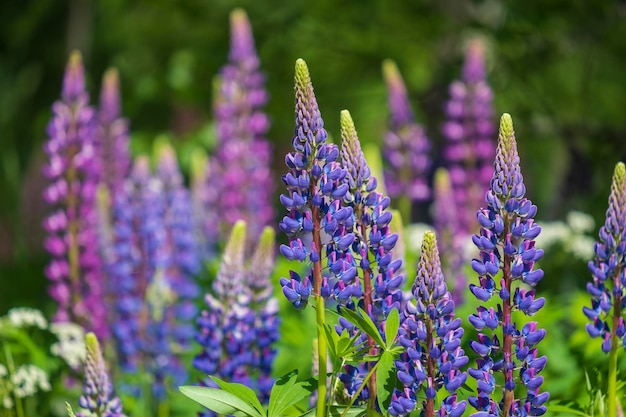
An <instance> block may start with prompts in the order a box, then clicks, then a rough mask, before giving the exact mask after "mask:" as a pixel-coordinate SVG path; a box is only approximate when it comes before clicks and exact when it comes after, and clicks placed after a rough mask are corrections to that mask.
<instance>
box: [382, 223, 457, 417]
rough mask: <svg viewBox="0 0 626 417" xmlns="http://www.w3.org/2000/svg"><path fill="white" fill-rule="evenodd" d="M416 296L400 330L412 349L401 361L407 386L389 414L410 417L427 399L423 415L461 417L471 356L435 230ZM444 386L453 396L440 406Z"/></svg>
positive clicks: (427, 241)
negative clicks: (459, 398)
mask: <svg viewBox="0 0 626 417" xmlns="http://www.w3.org/2000/svg"><path fill="white" fill-rule="evenodd" d="M412 296H413V300H414V302H415V303H413V302H412V301H409V302H408V303H407V304H406V306H405V308H404V311H403V312H402V315H401V326H400V331H399V343H400V345H401V346H403V347H404V348H405V349H406V351H405V352H403V353H402V354H401V355H400V358H399V359H398V360H397V361H396V362H395V363H396V367H397V369H398V371H397V375H398V379H399V381H400V383H401V384H402V386H403V388H402V390H396V391H395V392H394V394H393V396H392V402H391V406H390V408H389V413H390V414H391V415H392V416H394V417H397V416H406V415H409V414H410V413H411V412H412V411H413V410H414V409H415V408H416V406H417V402H418V399H420V398H421V399H422V402H421V404H420V406H421V410H422V411H421V414H420V415H422V416H425V417H434V416H441V417H443V416H450V417H460V416H461V415H463V413H464V412H465V408H466V407H467V403H466V402H465V401H459V402H457V396H456V394H455V392H456V390H457V389H458V388H459V387H460V386H461V385H463V384H464V383H465V380H466V379H467V374H466V373H465V372H462V371H461V368H463V367H464V366H465V365H466V364H467V363H468V358H467V356H465V352H464V351H463V349H462V348H461V338H462V337H463V328H462V327H461V319H460V318H456V319H455V318H454V307H455V306H454V301H453V300H452V296H451V295H450V292H449V291H448V289H447V286H446V283H445V281H444V276H443V273H442V271H441V261H440V259H439V250H438V249H437V241H436V237H435V234H434V233H433V232H426V234H425V236H424V240H423V241H422V253H421V255H420V260H419V264H418V267H417V276H416V278H415V282H414V283H413V286H412ZM443 388H445V390H446V391H447V392H448V393H449V394H450V395H448V396H447V397H445V398H443V399H442V400H441V402H440V404H439V405H438V408H437V409H436V404H435V401H436V397H437V396H438V395H437V393H438V392H439V391H440V390H441V389H443Z"/></svg>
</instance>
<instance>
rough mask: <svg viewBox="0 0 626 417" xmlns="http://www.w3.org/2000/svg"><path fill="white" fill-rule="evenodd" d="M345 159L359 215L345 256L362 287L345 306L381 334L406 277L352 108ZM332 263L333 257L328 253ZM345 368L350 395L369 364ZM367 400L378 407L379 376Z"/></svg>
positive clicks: (346, 116) (345, 121)
mask: <svg viewBox="0 0 626 417" xmlns="http://www.w3.org/2000/svg"><path fill="white" fill-rule="evenodd" d="M340 158H341V161H342V165H343V166H344V167H345V168H346V169H347V171H348V173H347V175H346V178H345V182H346V184H348V186H349V191H348V197H347V198H346V199H345V201H344V204H345V205H346V206H347V207H346V208H351V209H352V212H353V213H354V216H355V220H354V242H353V243H352V245H351V247H350V249H351V252H352V253H353V254H349V255H350V258H348V257H347V256H346V257H345V258H346V259H351V260H353V261H352V262H353V265H354V266H355V267H356V276H355V278H356V279H355V285H357V286H358V291H355V290H352V291H351V292H352V297H351V298H352V299H348V300H347V302H345V301H344V302H343V303H342V304H345V305H346V307H348V308H352V307H353V306H354V302H355V301H356V302H357V303H358V304H359V306H360V307H361V308H363V309H364V310H365V311H366V312H368V314H369V315H370V317H371V318H372V320H373V321H374V323H375V324H376V325H377V327H378V329H379V330H380V331H381V334H384V328H385V321H386V318H387V315H388V313H389V312H390V310H391V309H394V308H399V306H400V301H401V298H402V296H401V286H402V283H403V281H404V277H403V275H402V274H399V273H397V271H399V270H400V269H401V267H402V260H401V259H396V258H394V257H393V253H392V251H393V249H394V247H395V246H396V242H397V241H398V235H397V234H393V233H391V230H390V224H391V221H392V214H391V211H390V210H388V206H389V198H388V197H384V196H383V195H382V194H380V193H378V192H377V191H376V186H377V180H376V178H374V177H372V176H371V171H370V168H369V166H368V165H367V162H366V161H365V157H364V156H363V152H362V150H361V144H360V142H359V138H358V136H357V132H356V128H355V127H354V122H353V120H352V117H351V116H350V113H349V112H348V111H347V110H343V111H342V112H341V152H340ZM344 210H345V209H344ZM337 258H339V255H337ZM329 259H334V258H333V257H331V256H330V255H329ZM333 266H334V265H333ZM333 266H331V268H332V267H333ZM361 282H362V283H363V284H362V285H363V287H362V289H361ZM339 301H341V299H339ZM343 324H345V323H344V322H342V323H340V326H339V327H340V328H339V329H338V331H340V332H341V331H343V329H342V327H343ZM368 344H369V346H370V349H371V350H372V354H375V347H374V342H373V340H368ZM369 366H372V364H371V363H370V364H369ZM345 370H346V372H345V373H344V374H342V375H341V376H340V378H341V380H342V381H343V382H344V387H345V388H346V389H347V391H348V393H349V394H350V395H352V394H353V393H354V391H356V390H358V388H359V385H360V383H358V384H357V383H356V381H359V380H360V379H361V376H365V375H366V374H367V371H368V370H367V366H366V364H361V365H360V366H358V367H354V366H347V367H346V368H345ZM363 372H365V373H363ZM366 399H368V400H369V401H370V407H371V408H373V407H375V404H376V382H375V377H372V378H371V379H370V385H369V387H368V388H366V389H363V390H362V391H361V398H360V400H366Z"/></svg>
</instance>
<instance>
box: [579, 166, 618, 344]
mask: <svg viewBox="0 0 626 417" xmlns="http://www.w3.org/2000/svg"><path fill="white" fill-rule="evenodd" d="M594 251H595V255H596V256H595V259H594V260H593V261H589V270H590V271H591V274H592V276H593V281H592V282H590V283H588V284H587V291H588V292H589V294H591V308H589V307H584V308H583V312H584V313H585V315H586V316H587V317H588V318H589V320H591V321H592V322H593V323H589V324H587V332H588V333H589V335H590V336H591V337H594V338H595V337H600V338H601V339H602V341H603V342H602V351H603V352H604V353H609V352H610V351H611V350H612V349H614V348H615V347H616V345H621V346H626V338H625V335H626V326H625V325H624V318H623V314H622V311H623V309H624V305H625V304H626V297H625V294H624V290H625V286H626V275H625V274H624V268H625V267H626V257H625V253H626V168H625V166H624V164H623V163H622V162H620V163H618V164H617V165H616V166H615V172H614V174H613V183H612V184H611V194H610V195H609V208H608V209H607V211H606V221H605V223H604V226H602V227H601V228H600V241H599V242H597V243H596V244H595V247H594Z"/></svg>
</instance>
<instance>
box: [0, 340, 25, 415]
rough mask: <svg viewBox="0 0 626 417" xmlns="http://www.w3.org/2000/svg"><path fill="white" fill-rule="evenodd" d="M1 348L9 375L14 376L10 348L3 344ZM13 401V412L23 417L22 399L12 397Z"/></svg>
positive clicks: (13, 364)
mask: <svg viewBox="0 0 626 417" xmlns="http://www.w3.org/2000/svg"><path fill="white" fill-rule="evenodd" d="M2 346H3V347H4V356H6V358H7V365H8V366H9V373H10V374H11V376H13V375H15V372H16V370H15V362H13V355H12V354H11V348H9V345H7V344H6V343H3V344H2ZM13 397H14V401H15V411H16V413H17V417H25V415H24V408H23V407H22V399H21V398H19V397H18V396H17V395H14V396H13Z"/></svg>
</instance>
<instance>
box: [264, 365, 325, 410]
mask: <svg viewBox="0 0 626 417" xmlns="http://www.w3.org/2000/svg"><path fill="white" fill-rule="evenodd" d="M297 379H298V371H297V370H293V371H291V372H289V373H288V374H286V375H283V376H282V377H280V378H278V379H277V380H276V382H275V383H274V386H273V387H272V392H271V393H270V403H269V412H268V417H279V416H281V415H283V412H284V411H285V410H287V409H288V408H290V407H292V406H294V405H296V404H297V403H299V402H300V401H302V400H303V399H305V398H307V397H309V396H310V395H311V393H312V392H313V390H314V389H315V384H314V383H313V381H312V380H307V381H301V382H297Z"/></svg>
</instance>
